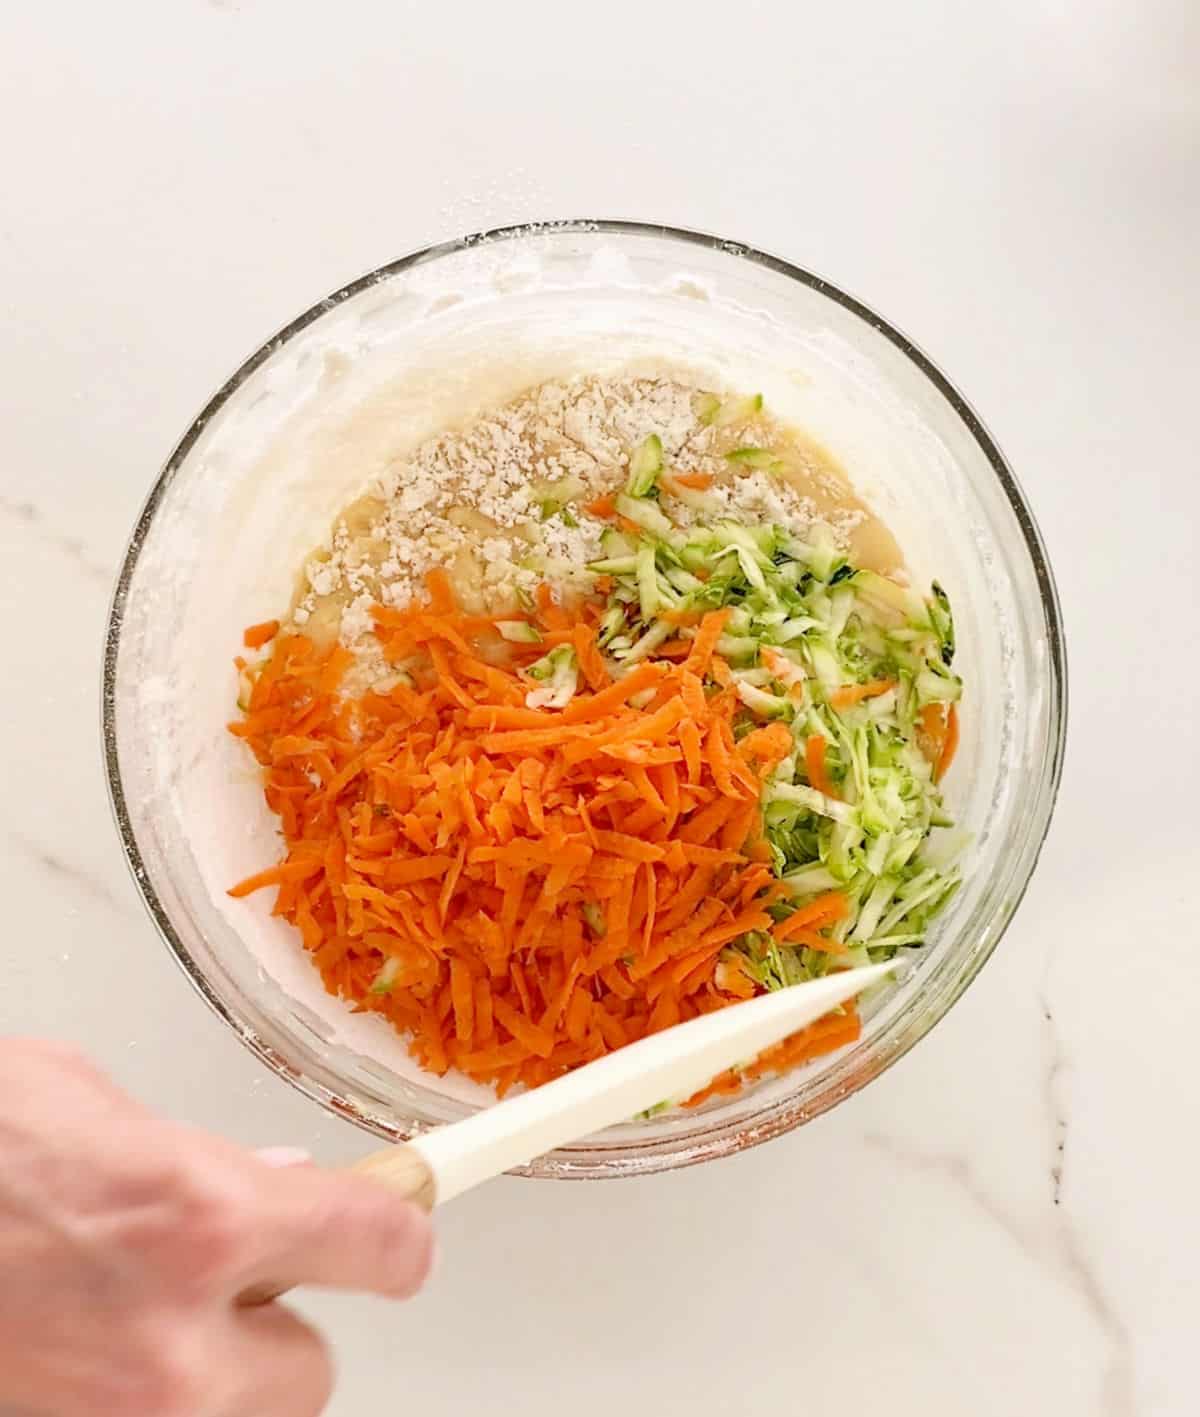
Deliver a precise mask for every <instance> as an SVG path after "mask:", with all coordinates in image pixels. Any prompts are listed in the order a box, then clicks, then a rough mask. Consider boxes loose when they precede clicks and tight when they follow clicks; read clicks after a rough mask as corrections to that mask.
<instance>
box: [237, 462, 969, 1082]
mask: <svg viewBox="0 0 1200 1417" xmlns="http://www.w3.org/2000/svg"><path fill="white" fill-rule="evenodd" d="M683 485H687V484H683ZM426 585H427V590H428V600H427V602H426V603H425V604H424V605H414V606H409V607H405V608H404V609H396V608H394V607H384V606H379V607H376V609H375V611H374V615H375V623H376V628H377V633H378V634H379V636H380V640H381V642H382V645H383V648H384V651H385V653H386V654H387V655H388V656H389V658H390V659H391V660H392V662H399V661H406V662H408V663H406V667H408V668H410V672H411V676H412V679H413V680H414V681H415V682H414V683H412V684H408V683H400V684H397V685H396V686H395V688H393V689H390V690H388V691H386V692H380V691H371V692H368V693H366V694H362V695H359V696H358V697H356V698H350V697H346V698H343V697H340V696H339V695H340V692H341V685H342V683H343V676H344V675H345V672H346V670H347V668H348V667H349V665H350V663H351V660H350V657H349V655H348V652H347V651H346V650H345V649H344V647H342V646H334V647H332V648H329V649H319V648H318V647H317V646H316V645H315V643H313V642H312V641H309V640H307V639H306V638H305V637H304V636H302V635H295V634H287V635H284V634H280V633H279V628H278V626H273V627H268V626H267V625H263V626H259V627H253V626H252V627H251V629H250V630H249V631H247V633H246V636H245V639H246V644H247V647H249V648H261V647H263V646H266V651H265V653H266V657H265V660H264V661H263V662H262V663H261V664H258V665H256V666H255V667H254V668H253V670H252V671H249V672H251V674H252V677H253V686H252V689H251V694H250V701H249V705H248V708H247V712H246V714H245V716H244V717H242V718H241V719H240V720H239V721H238V722H237V724H235V725H233V727H232V731H233V732H235V733H236V735H237V736H238V737H239V739H241V740H242V741H243V742H245V743H246V744H247V746H248V747H249V748H250V750H251V751H252V752H253V753H254V756H255V758H256V759H257V761H258V762H259V764H260V765H261V767H262V771H263V775H264V792H265V794H266V800H267V804H268V806H269V807H270V808H271V810H272V811H273V812H275V814H276V816H277V818H278V821H279V825H280V829H281V831H282V834H283V837H284V843H285V852H284V853H283V859H282V860H281V861H279V862H278V863H276V864H274V865H269V866H267V867H266V869H264V870H262V871H259V872H257V873H255V874H254V875H251V876H248V877H247V878H246V879H245V880H243V881H241V882H239V883H238V884H237V885H235V886H234V887H233V888H232V890H231V894H233V895H235V896H244V895H248V894H250V893H251V892H252V891H255V890H260V889H265V888H268V887H273V888H275V892H276V895H275V900H274V910H275V912H276V913H277V914H279V915H280V916H282V917H283V918H284V919H285V920H288V921H290V922H291V923H292V924H293V925H294V926H295V927H296V929H297V931H298V934H299V938H300V939H301V941H302V943H303V946H304V948H305V950H306V951H308V953H309V954H310V955H311V957H312V960H313V963H314V965H315V967H316V968H317V969H318V970H319V971H320V975H321V978H322V980H323V982H324V984H325V987H326V988H327V989H328V990H329V991H330V992H331V993H333V994H336V995H339V996H341V997H344V998H345V999H347V1000H349V1001H350V1002H351V1003H353V1004H354V1005H355V1006H356V1007H361V1008H369V1009H371V1010H373V1011H376V1012H379V1013H381V1014H382V1015H383V1016H384V1017H385V1018H387V1019H388V1020H389V1021H390V1022H391V1023H392V1024H393V1025H394V1026H395V1027H396V1028H397V1029H398V1030H399V1031H400V1032H401V1033H403V1034H404V1035H405V1036H406V1037H407V1039H408V1046H409V1048H410V1051H411V1052H412V1054H413V1056H414V1058H415V1059H416V1060H417V1062H418V1063H419V1064H420V1066H421V1067H423V1068H425V1069H428V1070H429V1071H431V1072H435V1073H439V1074H440V1073H444V1072H445V1071H447V1070H448V1069H450V1068H455V1069H458V1070H459V1071H461V1072H463V1073H465V1074H466V1075H467V1076H468V1077H470V1078H472V1079H474V1080H475V1081H477V1082H480V1083H483V1084H485V1085H489V1086H492V1087H494V1088H495V1089H496V1091H497V1093H498V1094H503V1093H504V1092H506V1091H507V1090H509V1089H511V1088H512V1087H514V1086H517V1085H524V1086H537V1085H540V1084H541V1083H542V1082H545V1081H547V1080H549V1079H550V1078H553V1077H556V1076H559V1075H560V1074H561V1073H563V1072H565V1071H567V1070H568V1069H570V1068H573V1067H577V1066H580V1065H581V1064H583V1063H586V1062H587V1061H589V1060H590V1059H592V1058H595V1057H599V1056H601V1055H602V1054H604V1053H605V1052H607V1051H609V1050H611V1049H613V1048H619V1047H622V1046H623V1045H624V1044H626V1043H628V1042H631V1041H633V1040H635V1039H638V1038H642V1037H644V1036H646V1034H648V1033H650V1032H653V1031H655V1030H656V1029H659V1028H664V1027H669V1026H670V1025H672V1024H673V1023H675V1022H677V1021H679V1020H681V1019H686V1018H691V1017H694V1016H695V1015H696V1014H697V1013H700V1012H703V1011H706V1010H708V1009H711V1008H716V1007H722V1006H724V1005H725V1004H728V1003H732V1002H734V1001H736V1000H737V999H739V998H742V997H747V996H748V995H750V994H752V993H753V992H754V991H755V989H756V988H757V986H756V985H755V983H754V981H753V979H752V978H751V976H750V974H748V973H747V972H746V970H744V969H742V968H741V967H740V966H739V965H738V964H737V963H736V960H734V962H733V963H728V962H727V963H724V964H723V963H722V958H723V956H724V958H725V959H726V960H727V961H728V960H729V958H730V956H729V955H728V954H727V953H726V951H727V947H728V946H729V945H731V944H736V943H737V942H738V941H739V940H740V939H741V937H742V936H744V935H745V934H747V933H748V932H751V931H768V932H770V933H772V934H773V936H774V938H775V939H776V940H780V941H791V942H792V943H793V944H795V945H806V946H808V947H809V948H812V949H819V950H826V951H834V950H836V949H837V948H838V946H837V945H836V943H835V942H834V941H832V940H831V939H830V938H829V937H828V936H827V935H826V934H825V933H824V932H825V931H826V929H827V928H828V926H830V925H831V924H833V923H835V922H836V920H838V919H840V918H842V916H843V915H844V914H845V911H846V909H847V905H846V900H845V897H844V896H843V895H842V894H841V893H840V892H829V893H827V894H826V895H825V896H821V897H818V898H817V899H816V900H814V901H810V902H809V903H808V904H807V905H805V906H803V907H802V908H801V909H800V910H798V911H795V912H793V914H792V915H790V916H788V917H786V918H785V919H784V920H783V921H780V922H776V921H775V920H774V918H773V917H774V914H776V913H778V909H777V908H776V909H775V910H769V909H768V907H771V906H775V905H776V903H777V902H778V901H780V900H781V899H782V898H784V896H785V894H786V887H784V886H783V885H782V884H781V883H780V882H779V881H778V880H777V879H776V877H775V874H774V871H773V870H772V868H771V853H770V847H769V845H768V843H767V842H766V841H765V840H764V839H763V837H762V811H761V805H760V797H761V785H762V781H763V779H764V778H765V777H766V775H767V774H768V773H770V772H771V771H772V770H773V769H774V768H775V767H776V766H777V765H778V763H779V762H780V761H781V760H782V758H784V757H786V756H787V754H788V753H789V752H791V751H792V748H791V737H790V732H789V730H788V729H787V728H785V727H784V726H783V725H782V724H772V725H768V726H765V727H759V728H754V729H752V731H751V732H749V733H748V734H746V735H745V736H744V737H743V738H742V739H741V740H740V741H735V738H734V732H733V726H734V724H735V723H740V720H739V719H737V717H736V715H737V714H738V713H739V712H740V711H741V710H740V703H739V700H738V699H737V696H736V692H735V687H734V683H733V678H732V675H731V673H730V671H729V667H728V665H727V664H726V663H725V662H724V660H722V659H720V658H719V657H717V653H716V651H717V645H718V642H719V641H720V638H721V634H722V632H723V629H724V626H725V623H726V620H727V612H724V611H716V612H710V613H708V614H706V615H704V617H703V618H702V619H701V620H700V622H699V624H698V625H696V626H695V628H694V633H693V631H692V629H691V628H690V627H688V635H690V636H691V637H690V639H688V638H685V637H684V636H683V635H681V636H680V639H679V642H678V643H679V645H680V646H681V649H680V658H679V659H678V660H674V659H669V658H662V657H657V656H656V657H655V658H654V659H652V660H648V661H645V662H642V663H640V664H637V665H635V666H634V667H633V668H632V669H630V670H629V671H628V672H625V673H623V674H621V676H620V677H617V678H614V675H615V674H617V673H618V672H619V671H618V670H617V669H616V668H614V667H611V666H610V662H609V660H608V659H607V658H606V657H605V656H604V655H603V654H602V653H601V652H600V649H599V646H598V644H597V638H596V635H597V624H598V620H599V616H598V613H597V606H596V605H595V604H594V603H590V602H584V603H582V604H580V605H575V604H571V605H570V606H565V605H563V604H560V603H559V602H558V601H557V600H556V599H555V598H554V596H553V595H552V594H551V593H550V591H549V590H548V589H547V588H545V587H543V588H542V589H541V590H539V592H538V595H537V599H536V604H535V608H534V610H532V611H531V612H530V614H529V616H528V623H533V624H535V625H537V626H538V627H539V628H540V630H541V633H542V641H541V643H540V644H538V645H537V646H533V647H528V646H525V645H524V644H513V643H511V642H507V641H506V642H504V643H503V644H501V643H500V642H499V640H498V638H497V635H496V631H495V628H494V625H493V623H492V622H491V621H490V620H487V619H485V618H483V617H481V616H471V615H467V614H464V613H462V612H461V611H460V610H459V609H458V608H457V607H456V605H455V602H454V595H453V589H452V586H451V584H450V579H449V577H448V576H447V575H446V573H445V572H444V571H441V570H434V571H431V572H429V574H428V576H427V577H426ZM680 618H681V619H689V618H691V617H680ZM268 628H270V634H268V633H267V630H268ZM259 635H261V636H262V638H261V639H259V638H258V637H259ZM557 644H570V645H571V646H572V647H573V648H574V651H575V655H576V658H577V660H578V663H579V668H580V684H579V686H578V688H577V690H576V692H575V693H574V695H573V696H572V697H571V698H570V700H569V701H568V703H567V704H566V706H565V707H564V708H562V709H538V710H535V709H530V708H528V707H527V706H526V705H525V702H524V698H525V695H526V693H527V690H528V684H527V682H526V680H525V678H524V677H523V670H524V669H525V668H527V666H528V665H530V664H531V663H532V662H533V660H534V659H535V658H537V657H538V656H540V655H541V654H542V653H544V652H545V650H546V649H547V648H548V647H553V646H554V645H557ZM713 681H715V683H716V687H715V688H714V682H713ZM856 687H860V688H861V687H863V686H856ZM880 692H882V690H880ZM938 726H939V727H940V728H941V732H940V733H939V734H938V735H937V738H936V747H937V756H936V757H934V756H931V759H930V760H931V761H933V762H935V763H936V764H937V765H938V769H937V770H939V771H941V770H944V766H948V764H949V760H950V756H952V753H953V741H954V738H955V737H956V734H957V727H956V725H955V727H954V728H951V726H950V719H949V717H947V718H946V720H945V721H944V722H942V721H939V725H938ZM925 741H928V742H933V741H934V739H933V734H932V733H927V734H926V739H925ZM807 746H808V745H806V761H808V754H807ZM813 751H814V752H815V749H814V750H813ZM926 751H929V750H928V748H927V749H926ZM814 761H815V760H814ZM943 764H944V766H943ZM822 766H823V762H822ZM809 777H810V780H811V781H813V782H814V785H817V784H818V782H819V780H820V769H817V770H816V771H815V772H814V767H813V762H809ZM825 785H826V787H827V786H828V783H827V782H826V784H825ZM385 966H387V969H386V971H385V970H384V967H385ZM846 1018H850V1019H851V1020H852V1021H851V1022H850V1023H847V1022H846V1021H845V1019H846ZM839 1020H840V1021H839V1022H838V1024H837V1027H836V1028H826V1027H823V1025H814V1029H816V1030H817V1031H816V1032H814V1031H813V1030H806V1031H805V1032H804V1033H803V1034H802V1035H800V1036H798V1039H797V1040H789V1042H788V1045H787V1047H786V1048H785V1049H782V1050H772V1052H771V1053H770V1054H769V1055H764V1058H769V1059H773V1060H774V1062H773V1063H771V1064H768V1063H764V1060H763V1059H760V1060H758V1062H756V1063H755V1064H753V1065H751V1068H750V1069H747V1070H745V1071H744V1073H742V1074H735V1075H730V1076H728V1077H726V1078H724V1079H722V1080H718V1081H717V1082H715V1083H714V1084H713V1087H714V1088H715V1089H716V1092H725V1091H731V1090H736V1088H737V1086H739V1085H740V1079H741V1077H742V1076H743V1075H750V1074H752V1073H753V1069H756V1068H758V1067H759V1066H760V1065H762V1066H764V1067H765V1066H769V1065H771V1066H773V1065H775V1064H778V1065H779V1066H781V1067H782V1066H790V1065H791V1062H792V1061H793V1060H796V1059H801V1058H804V1057H809V1056H814V1053H815V1051H821V1050H824V1049H828V1048H832V1047H838V1046H841V1044H842V1042H845V1041H847V1040H848V1039H849V1038H850V1037H851V1030H852V1028H854V1027H857V1023H856V1016H853V1015H852V1014H847V1015H844V1016H839ZM754 1075H757V1074H754ZM712 1095H716V1094H715V1093H713V1094H712Z"/></svg>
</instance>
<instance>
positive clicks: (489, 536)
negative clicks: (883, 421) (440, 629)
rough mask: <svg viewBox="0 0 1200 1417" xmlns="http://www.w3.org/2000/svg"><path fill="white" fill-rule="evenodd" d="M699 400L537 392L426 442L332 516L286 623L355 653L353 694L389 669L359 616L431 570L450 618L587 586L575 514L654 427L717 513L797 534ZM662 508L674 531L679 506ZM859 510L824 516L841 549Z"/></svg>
mask: <svg viewBox="0 0 1200 1417" xmlns="http://www.w3.org/2000/svg"><path fill="white" fill-rule="evenodd" d="M706 398H707V399H709V400H710V401H711V398H712V396H710V395H704V394H703V393H702V391H700V390H699V389H696V388H694V387H692V386H690V385H687V384H684V383H681V382H678V381H675V380H670V379H658V378H614V379H596V378H582V379H574V380H571V381H566V382H550V383H545V384H541V385H539V386H538V387H537V388H535V389H533V390H531V391H530V392H529V393H527V394H525V395H523V396H522V397H520V398H518V399H516V400H514V401H513V402H512V403H509V404H506V405H505V406H504V407H502V408H499V409H497V410H495V411H493V412H490V413H487V414H485V415H483V416H482V417H479V418H477V419H475V420H474V421H473V422H471V423H469V424H467V425H466V426H465V427H462V428H459V429H455V430H453V431H449V432H445V433H442V434H439V435H438V436H437V437H434V438H430V439H429V440H427V441H426V442H424V443H422V444H420V445H419V446H418V447H417V448H416V450H415V451H414V452H413V453H412V454H411V455H410V456H408V457H407V458H405V459H403V460H401V461H398V462H396V463H395V464H394V465H393V466H392V467H390V468H389V469H388V471H387V472H386V473H385V474H384V475H383V476H382V477H380V478H379V479H377V481H376V482H375V483H374V484H373V485H372V486H371V487H369V488H368V491H367V494H366V495H365V496H364V497H363V498H361V499H360V500H359V501H358V502H355V503H353V504H352V505H351V506H350V507H348V508H347V509H346V511H345V512H344V513H343V515H342V517H341V518H340V519H339V521H338V523H337V525H336V527H335V529H334V532H333V536H332V538H331V541H330V544H329V546H328V547H327V548H326V549H325V550H323V551H319V552H318V553H317V554H316V555H314V556H313V558H312V559H311V560H310V561H309V563H308V565H307V566H306V567H305V581H306V589H305V592H304V593H303V595H302V596H301V598H300V599H299V601H298V602H297V604H296V606H295V609H294V610H293V619H294V622H295V624H296V625H297V627H298V628H301V629H303V630H304V631H305V633H308V634H311V635H313V636H314V637H316V636H318V635H319V634H326V635H334V634H336V635H338V636H339V637H340V639H341V640H342V642H343V643H344V644H346V645H347V646H348V647H349V648H350V649H351V650H353V651H354V654H355V656H356V659H357V661H358V663H357V666H356V672H355V673H354V676H353V677H354V680H355V681H356V684H355V685H354V686H351V685H349V684H348V685H347V686H346V687H347V689H351V690H352V688H353V687H360V686H361V687H365V686H366V684H368V683H371V682H374V681H376V680H377V679H379V678H381V677H383V676H384V675H386V674H387V672H388V666H387V665H386V663H385V661H384V659H383V656H382V654H381V652H380V648H379V644H378V641H377V639H376V637H375V635H374V634H373V620H372V616H371V607H372V606H373V605H374V604H377V603H383V604H385V605H391V606H397V607H400V606H404V605H407V604H408V603H409V602H410V601H412V600H413V599H414V598H420V596H421V595H422V594H423V592H424V587H423V578H424V576H425V574H426V573H427V572H428V571H430V570H431V569H433V568H434V567H443V568H445V569H446V570H447V572H448V573H449V575H450V577H451V581H452V583H453V585H454V589H455V592H456V594H457V595H458V597H459V600H460V602H461V603H462V604H463V606H464V608H466V609H468V610H470V611H474V612H476V613H479V612H488V613H503V612H505V611H509V612H511V611H512V610H513V609H514V608H516V607H517V606H519V605H520V604H521V603H523V602H527V599H528V597H529V596H530V595H531V594H532V593H533V592H534V591H535V590H536V588H537V586H538V585H539V584H540V583H542V582H547V583H549V584H550V585H551V586H552V587H554V588H555V589H556V591H558V592H559V593H560V594H561V593H563V592H567V593H570V592H587V591H588V590H589V589H590V588H591V582H592V577H591V575H590V574H589V572H588V571H587V562H588V561H590V560H595V559H597V558H598V557H599V556H600V555H601V550H600V536H601V533H602V532H603V530H604V528H605V525H606V524H607V523H606V522H605V521H604V520H602V519H601V518H599V517H596V516H593V515H591V514H589V513H588V511H587V510H586V508H587V506H588V505H589V504H590V503H591V502H593V501H595V500H596V499H597V498H600V497H602V496H604V495H606V494H608V493H611V492H614V491H615V490H617V489H618V488H619V487H620V486H621V484H622V483H623V481H624V479H625V477H626V475H627V470H628V464H629V457H630V454H631V452H632V451H633V450H634V449H635V448H636V447H637V446H638V445H639V444H640V443H641V442H642V441H643V440H644V439H645V438H646V437H648V436H649V435H650V434H652V433H653V434H657V435H658V437H659V438H660V439H661V440H662V445H663V455H664V461H665V463H666V466H667V468H668V469H669V470H672V471H675V472H677V473H681V474H706V475H707V476H709V477H711V478H713V479H714V481H713V485H712V487H711V488H710V489H709V491H710V494H711V497H712V498H713V499H714V501H715V504H716V505H717V507H718V508H719V515H730V516H740V517H742V518H745V519H747V520H755V521H771V522H776V523H779V524H781V525H784V526H787V527H789V528H790V529H791V530H793V531H795V532H797V533H798V534H801V535H802V534H804V533H805V532H806V531H807V530H810V529H811V526H812V524H813V522H814V520H816V519H817V511H816V507H815V505H814V503H813V501H812V500H811V499H810V498H808V497H805V496H804V495H802V494H801V493H800V492H799V491H798V490H797V489H796V487H795V486H793V485H792V483H791V482H789V481H787V480H785V479H781V478H778V477H773V476H771V475H770V474H769V473H765V472H762V471H758V470H741V469H738V470H734V469H732V468H731V464H730V463H729V461H728V460H727V459H726V457H725V453H726V451H727V450H728V448H729V447H730V445H731V433H732V430H730V429H728V428H722V427H715V426H712V425H711V424H710V423H709V422H706V421H705V419H704V417H703V416H702V410H703V408H704V402H703V401H704V400H705V399H706ZM780 435H781V430H780V427H779V425H778V424H776V423H775V422H774V421H773V420H771V419H768V418H767V417H766V416H765V415H762V414H755V415H753V416H752V417H751V418H750V419H748V420H746V421H743V422H742V424H741V425H740V426H739V427H738V428H737V430H736V441H737V442H740V443H744V444H751V445H756V446H770V445H771V444H772V443H773V442H777V441H778V440H779V438H780ZM842 490H843V491H844V489H842ZM669 500H670V504H671V505H670V511H671V515H672V516H673V517H674V518H675V519H676V520H677V521H678V522H680V523H681V524H685V525H686V524H687V523H688V521H689V520H690V519H691V518H690V516H689V513H688V509H687V508H686V507H685V506H683V505H681V504H677V503H676V502H675V501H674V499H669ZM862 516H863V514H862V513H861V512H859V511H856V510H853V509H842V510H840V511H838V512H837V513H835V514H834V515H831V516H827V518H826V519H827V520H828V521H829V523H830V525H831V526H832V529H833V531H834V534H835V536H836V537H837V538H838V539H839V540H840V541H842V542H843V543H844V542H845V539H846V537H847V536H848V535H849V533H850V532H851V531H852V530H853V529H854V526H855V525H856V524H857V521H860V520H861V519H862Z"/></svg>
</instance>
